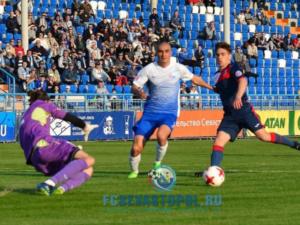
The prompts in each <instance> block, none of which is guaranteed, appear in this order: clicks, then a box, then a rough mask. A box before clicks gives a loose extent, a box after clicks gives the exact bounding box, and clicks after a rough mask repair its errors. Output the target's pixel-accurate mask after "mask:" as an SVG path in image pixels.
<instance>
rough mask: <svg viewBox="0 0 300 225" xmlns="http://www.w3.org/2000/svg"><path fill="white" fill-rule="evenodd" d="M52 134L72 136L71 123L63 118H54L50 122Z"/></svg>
mask: <svg viewBox="0 0 300 225" xmlns="http://www.w3.org/2000/svg"><path fill="white" fill-rule="evenodd" d="M50 135H51V136H70V135H71V125H70V124H69V123H68V122H66V121H63V120H61V119H53V118H52V120H51V122H50Z"/></svg>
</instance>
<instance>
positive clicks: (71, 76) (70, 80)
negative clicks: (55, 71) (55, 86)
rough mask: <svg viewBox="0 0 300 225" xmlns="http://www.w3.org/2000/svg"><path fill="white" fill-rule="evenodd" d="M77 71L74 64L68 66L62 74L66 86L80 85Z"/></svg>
mask: <svg viewBox="0 0 300 225" xmlns="http://www.w3.org/2000/svg"><path fill="white" fill-rule="evenodd" d="M77 75H78V73H77V70H76V68H75V66H74V64H72V63H71V64H68V65H67V67H66V68H65V70H64V72H63V73H62V76H61V80H62V82H63V83H64V84H76V85H77V84H78V80H77Z"/></svg>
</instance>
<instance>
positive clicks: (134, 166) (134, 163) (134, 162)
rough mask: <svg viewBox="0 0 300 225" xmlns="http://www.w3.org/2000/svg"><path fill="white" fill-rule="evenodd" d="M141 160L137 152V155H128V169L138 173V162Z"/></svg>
mask: <svg viewBox="0 0 300 225" xmlns="http://www.w3.org/2000/svg"><path fill="white" fill-rule="evenodd" d="M140 161H141V154H139V155H138V156H131V155H130V156H129V165H130V169H131V171H133V172H136V173H138V172H139V164H140Z"/></svg>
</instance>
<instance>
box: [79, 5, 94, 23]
mask: <svg viewBox="0 0 300 225" xmlns="http://www.w3.org/2000/svg"><path fill="white" fill-rule="evenodd" d="M91 16H93V17H94V16H95V15H94V11H93V8H92V6H91V4H90V3H89V0H84V2H83V3H81V4H80V7H79V17H80V19H81V20H82V22H83V23H88V22H89V20H90V17H91Z"/></svg>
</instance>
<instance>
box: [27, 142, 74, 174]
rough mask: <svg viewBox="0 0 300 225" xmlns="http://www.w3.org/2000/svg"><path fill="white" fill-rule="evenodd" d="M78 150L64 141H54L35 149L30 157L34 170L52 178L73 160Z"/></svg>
mask: <svg viewBox="0 0 300 225" xmlns="http://www.w3.org/2000/svg"><path fill="white" fill-rule="evenodd" d="M78 151H79V148H78V147H77V146H75V145H74V144H72V143H71V142H68V141H66V140H58V139H56V140H55V141H53V142H52V143H50V144H49V145H48V146H47V147H43V148H37V149H36V150H35V151H34V152H33V154H32V157H31V162H32V165H33V166H34V168H35V169H36V170H37V171H39V172H41V173H43V174H44V175H46V176H52V175H54V174H56V173H57V172H58V171H60V170H61V169H62V168H64V167H65V166H66V165H67V164H68V163H69V162H70V161H72V160H73V159H74V156H75V154H76V153H77V152H78Z"/></svg>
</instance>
